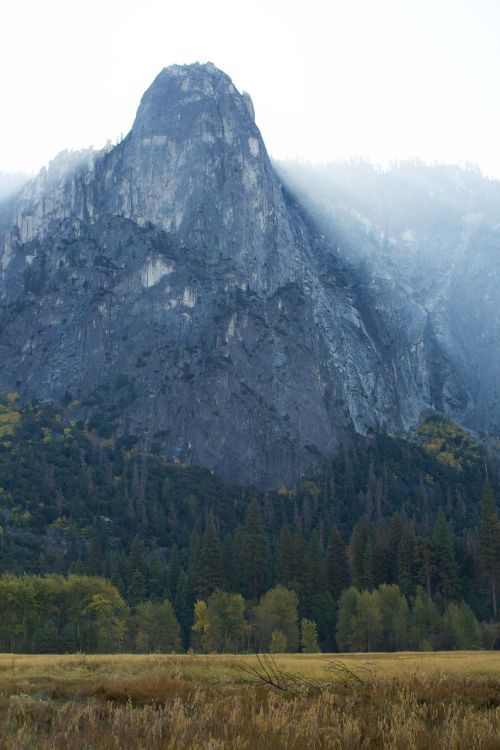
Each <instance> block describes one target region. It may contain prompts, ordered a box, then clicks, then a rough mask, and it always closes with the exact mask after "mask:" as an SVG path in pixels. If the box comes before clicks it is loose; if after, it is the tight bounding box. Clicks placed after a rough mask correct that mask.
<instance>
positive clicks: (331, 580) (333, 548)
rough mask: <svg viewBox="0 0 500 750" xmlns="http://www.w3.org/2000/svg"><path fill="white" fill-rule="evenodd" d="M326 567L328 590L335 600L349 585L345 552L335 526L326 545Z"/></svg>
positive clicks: (347, 562)
mask: <svg viewBox="0 0 500 750" xmlns="http://www.w3.org/2000/svg"><path fill="white" fill-rule="evenodd" d="M326 568H327V576H328V590H329V591H330V594H331V595H332V597H333V598H334V599H335V601H337V600H338V599H339V598H340V595H341V593H342V591H343V590H344V589H346V588H348V587H349V583H350V575H349V561H348V559H347V552H346V548H345V545H344V542H343V540H342V537H341V535H340V531H339V530H338V528H337V527H336V526H334V527H333V529H332V535H331V537H330V544H329V545H328V550H327V556H326Z"/></svg>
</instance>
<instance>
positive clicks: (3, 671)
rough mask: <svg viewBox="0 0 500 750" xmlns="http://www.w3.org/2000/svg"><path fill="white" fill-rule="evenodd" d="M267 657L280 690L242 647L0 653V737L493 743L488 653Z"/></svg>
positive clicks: (17, 742) (498, 670) (495, 676)
mask: <svg viewBox="0 0 500 750" xmlns="http://www.w3.org/2000/svg"><path fill="white" fill-rule="evenodd" d="M274 664H275V667H276V670H277V673H278V674H279V675H283V674H288V675H292V677H287V678H286V688H287V689H280V687H283V685H281V686H278V687H272V686H270V685H265V684H259V681H260V680H259V676H260V677H263V678H264V681H265V680H266V674H265V669H266V665H265V664H262V663H259V662H258V661H257V659H256V657H254V656H228V655H214V656H202V655H190V654H186V655H179V656H177V655H169V656H162V655H147V656H139V655H137V656H128V655H116V656H86V655H79V654H77V655H68V656H27V655H0V713H1V716H0V747H1V748H2V750H14V748H15V749H16V750H46V749H47V750H48V748H50V749H51V750H77V749H78V750H97V749H98V748H99V749H100V748H106V749H107V748H112V749H113V750H132V749H133V750H139V749H140V748H144V749H146V748H147V750H160V749H161V750H167V749H170V748H172V749H175V750H177V749H178V748H179V749H181V748H209V749H215V748H235V749H236V748H248V749H249V750H250V749H252V750H253V749H255V748H257V749H259V750H260V748H263V749H265V748H287V749H288V750H295V749H297V748H308V750H313V749H314V748H334V749H335V748H351V749H352V750H358V749H363V748H377V749H378V748H391V749H392V748H401V750H403V749H404V750H413V749H414V750H423V749H424V748H426V749H427V750H436V749H441V748H456V750H458V749H460V750H474V749H477V750H479V749H481V750H497V749H498V750H500V652H464V651H461V652H445V653H418V654H417V653H397V654H369V655H367V654H349V655H338V654H335V655H332V656H328V655H326V654H315V655H305V654H304V655H302V654H287V655H278V656H276V657H275V662H274ZM268 669H269V665H268ZM254 671H255V672H256V674H255V673H253V672H254ZM271 671H272V665H271ZM271 676H272V675H271Z"/></svg>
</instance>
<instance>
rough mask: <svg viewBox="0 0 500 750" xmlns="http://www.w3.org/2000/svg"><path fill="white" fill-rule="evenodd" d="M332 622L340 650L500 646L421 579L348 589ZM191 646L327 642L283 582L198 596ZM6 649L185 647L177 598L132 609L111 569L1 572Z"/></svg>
mask: <svg viewBox="0 0 500 750" xmlns="http://www.w3.org/2000/svg"><path fill="white" fill-rule="evenodd" d="M335 619H336V622H335V623H332V627H333V632H332V633H331V639H332V641H334V642H335V646H336V648H337V649H338V650H340V651H373V650H380V651H398V650H406V649H420V650H425V651H428V650H433V649H476V648H481V647H483V648H493V647H494V646H495V644H496V642H497V640H498V638H499V636H500V628H499V626H498V623H497V624H495V623H482V624H480V623H478V621H477V619H476V617H475V616H474V613H473V612H472V610H471V609H470V607H469V606H468V605H467V604H465V603H464V602H461V603H459V604H455V603H450V604H448V606H447V607H446V609H445V610H444V612H443V613H440V611H439V608H438V606H437V605H436V604H435V602H433V601H432V599H430V598H429V597H428V595H427V593H426V592H425V591H424V589H422V588H419V589H418V590H417V592H416V595H415V597H413V599H412V600H411V601H410V602H409V601H408V599H407V598H406V597H405V596H404V595H403V594H402V593H401V591H400V589H399V586H397V585H395V584H392V585H388V584H383V585H381V586H379V587H378V588H376V589H374V590H373V591H368V590H366V589H365V590H362V591H359V590H358V589H356V588H355V587H353V586H352V587H350V588H348V589H346V590H344V591H343V592H342V594H341V596H340V599H339V602H338V612H337V617H336V618H335ZM189 648H190V649H191V650H194V651H201V652H205V653H211V652H226V653H227V652H231V653H237V652H248V651H268V650H269V651H271V652H274V653H282V652H296V651H302V652H303V653H314V652H319V651H320V644H319V642H318V629H317V624H316V622H315V621H314V620H312V619H309V618H305V617H303V618H300V617H299V599H298V597H297V594H296V593H295V591H293V590H291V589H288V588H286V587H285V586H282V585H277V586H274V587H273V588H272V589H270V590H269V591H267V592H266V593H265V594H263V596H262V597H261V598H260V600H259V602H258V603H257V604H255V605H254V604H252V603H251V602H249V601H245V599H244V598H243V597H242V595H241V594H232V593H229V592H226V591H222V590H220V589H217V590H215V591H214V592H213V593H212V594H211V595H210V596H209V597H208V599H207V600H206V601H205V600H203V599H199V600H197V601H196V602H195V605H194V610H193V625H192V628H191V638H190V643H189ZM0 650H1V651H4V652H7V651H8V652H12V653H20V652H21V653H68V652H75V651H81V652H87V653H89V652H90V653H130V652H136V653H151V652H159V653H179V652H181V651H183V650H184V649H183V644H182V640H181V627H180V624H179V621H178V620H177V617H176V614H175V610H174V607H173V605H172V603H171V602H170V601H169V600H168V599H165V600H163V601H151V600H148V601H144V602H141V603H139V604H137V605H136V606H135V607H133V608H130V607H128V606H127V605H126V603H125V601H124V600H123V598H122V597H121V595H120V593H119V591H118V590H117V589H116V587H115V586H113V585H112V584H111V583H110V582H109V581H106V580H105V579H103V578H98V577H90V576H78V575H70V576H68V577H64V576H60V575H54V574H52V575H47V576H33V575H31V576H30V575H24V576H14V575H12V574H3V575H2V576H0Z"/></svg>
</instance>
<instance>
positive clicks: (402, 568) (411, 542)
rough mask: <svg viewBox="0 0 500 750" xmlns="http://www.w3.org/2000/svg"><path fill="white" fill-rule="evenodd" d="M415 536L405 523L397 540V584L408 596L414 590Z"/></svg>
mask: <svg viewBox="0 0 500 750" xmlns="http://www.w3.org/2000/svg"><path fill="white" fill-rule="evenodd" d="M414 548H415V536H414V534H413V530H412V528H411V526H410V525H409V524H405V526H404V527H403V532H402V534H401V538H400V540H399V547H398V553H397V554H398V586H399V588H400V589H401V592H402V593H403V594H404V595H405V596H410V595H411V594H412V593H413V591H414V586H413V564H414V563H413V560H414Z"/></svg>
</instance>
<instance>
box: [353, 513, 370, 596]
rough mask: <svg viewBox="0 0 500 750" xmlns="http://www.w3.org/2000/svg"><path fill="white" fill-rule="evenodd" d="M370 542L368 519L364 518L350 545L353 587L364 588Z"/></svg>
mask: <svg viewBox="0 0 500 750" xmlns="http://www.w3.org/2000/svg"><path fill="white" fill-rule="evenodd" d="M367 541H368V527H367V523H366V519H364V518H362V519H361V520H360V521H358V523H357V524H356V526H355V527H354V529H353V530H352V534H351V541H350V544H349V558H350V562H351V578H352V583H353V586H356V587H357V588H362V586H363V580H364V577H365V552H366V544H367Z"/></svg>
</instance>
